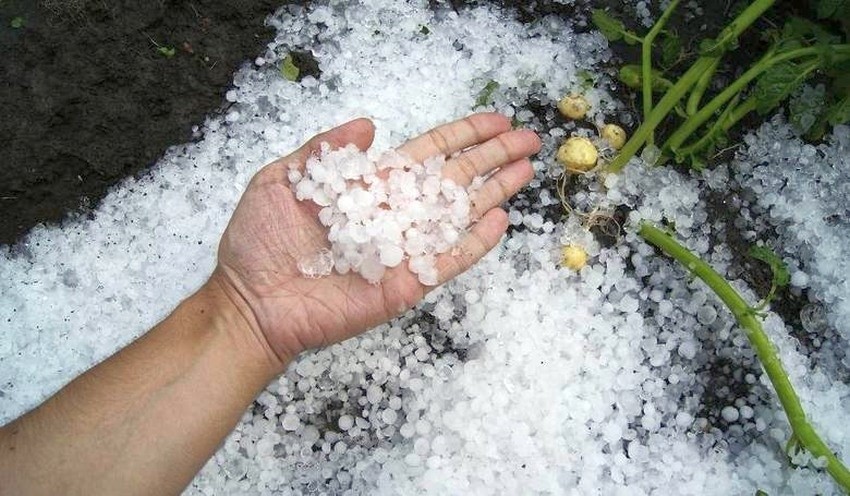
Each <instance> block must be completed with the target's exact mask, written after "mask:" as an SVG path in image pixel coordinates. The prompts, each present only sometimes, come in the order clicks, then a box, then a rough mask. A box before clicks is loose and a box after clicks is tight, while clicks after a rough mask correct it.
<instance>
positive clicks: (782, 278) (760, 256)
mask: <svg viewBox="0 0 850 496" xmlns="http://www.w3.org/2000/svg"><path fill="white" fill-rule="evenodd" d="M750 256H751V257H753V258H755V259H756V260H760V261H762V262H764V263H766V264H767V265H768V266H769V267H770V271H771V272H772V273H773V281H772V283H771V284H772V285H773V286H774V287H775V288H782V287H785V286H787V285H788V283H789V282H791V275H790V274H789V273H788V267H787V266H786V265H785V262H784V261H783V260H782V258H781V257H780V256H779V255H777V254H776V252H774V251H773V250H771V249H770V248H769V247H768V246H767V245H762V246H753V247H751V248H750ZM772 292H773V290H772V291H771V293H772Z"/></svg>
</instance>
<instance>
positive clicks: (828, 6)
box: [814, 0, 845, 19]
mask: <svg viewBox="0 0 850 496" xmlns="http://www.w3.org/2000/svg"><path fill="white" fill-rule="evenodd" d="M814 3H815V10H816V12H817V16H818V19H828V18H830V17H832V16H833V15H835V13H836V12H838V11H839V10H840V9H841V8H842V7H843V6H844V3H845V0H817V1H816V2H814Z"/></svg>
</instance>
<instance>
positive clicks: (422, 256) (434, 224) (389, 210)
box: [288, 143, 482, 286]
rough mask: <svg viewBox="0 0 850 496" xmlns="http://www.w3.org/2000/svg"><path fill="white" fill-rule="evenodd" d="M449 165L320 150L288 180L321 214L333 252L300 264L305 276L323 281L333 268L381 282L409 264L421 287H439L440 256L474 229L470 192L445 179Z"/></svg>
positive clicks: (397, 156)
mask: <svg viewBox="0 0 850 496" xmlns="http://www.w3.org/2000/svg"><path fill="white" fill-rule="evenodd" d="M445 162H446V160H445V157H442V156H436V157H430V158H428V159H426V160H425V161H424V163H422V164H417V163H415V162H413V161H412V160H411V159H410V158H408V157H406V156H404V155H402V154H400V153H399V152H397V151H389V152H385V153H384V154H382V155H380V156H379V157H378V158H377V160H376V159H374V158H373V155H369V154H367V153H364V152H361V151H359V150H358V149H357V148H356V147H355V146H354V145H348V146H346V147H344V148H341V149H338V150H331V149H330V146H329V145H328V144H326V143H325V144H322V150H321V155H320V156H314V157H310V158H309V159H308V160H307V163H306V165H305V167H304V170H303V171H301V170H298V169H295V168H291V169H290V171H289V174H288V176H289V181H290V183H291V185H292V188H293V191H294V192H295V195H296V198H298V199H299V200H301V201H307V200H309V201H312V202H313V203H315V204H317V205H318V206H320V207H324V208H322V209H321V210H320V211H319V221H320V222H321V223H322V224H323V225H324V226H326V227H328V228H329V229H328V241H330V242H331V250H330V251H329V252H328V253H324V252H322V253H320V254H318V255H315V256H310V257H307V258H306V259H305V260H300V261H299V263H298V266H299V269H300V270H301V272H302V273H303V274H304V275H305V276H307V277H322V276H326V275H329V274H330V272H331V271H332V270H333V269H334V268H336V270H337V272H338V273H341V274H344V273H347V272H348V271H349V270H351V271H354V272H356V273H358V274H360V275H361V276H363V277H364V278H365V279H367V280H368V281H369V282H372V283H378V282H380V281H381V279H382V278H383V276H384V273H385V272H386V268H388V267H397V266H399V265H400V264H401V263H402V262H403V261H404V259H405V258H407V259H408V268H409V269H410V271H411V272H413V273H415V274H416V275H417V276H418V278H419V282H421V283H422V284H425V285H428V286H434V285H436V284H437V282H438V278H439V274H438V273H437V270H436V268H435V264H436V257H435V255H437V254H440V253H445V252H447V251H449V250H450V249H451V248H452V247H453V246H454V245H455V243H457V241H458V240H459V239H460V238H461V235H462V234H463V232H464V231H465V230H466V229H467V228H468V226H469V222H470V219H469V193H468V191H467V190H466V189H465V188H462V187H460V186H458V185H457V184H455V183H454V182H452V181H450V180H448V179H445V178H443V177H442V169H443V166H444V165H445ZM387 170H389V173H386V172H385V173H383V174H380V175H379V174H378V172H379V171H387ZM481 182H482V181H481V180H480V179H479V180H478V181H477V182H476V183H475V184H476V185H477V187H480V184H481Z"/></svg>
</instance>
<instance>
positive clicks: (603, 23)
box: [591, 9, 626, 41]
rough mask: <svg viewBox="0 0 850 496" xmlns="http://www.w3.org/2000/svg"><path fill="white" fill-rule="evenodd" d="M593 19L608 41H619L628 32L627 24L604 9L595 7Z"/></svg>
mask: <svg viewBox="0 0 850 496" xmlns="http://www.w3.org/2000/svg"><path fill="white" fill-rule="evenodd" d="M591 21H593V24H594V25H595V26H596V28H597V29H598V30H599V31H600V32H601V33H602V36H604V37H605V38H607V39H608V41H617V40H620V39H622V38H623V35H624V34H625V33H626V26H625V24H623V23H622V21H620V20H618V19H615V18H614V17H613V16H612V15H611V14H609V13H608V12H607V11H605V10H602V9H593V13H592V14H591Z"/></svg>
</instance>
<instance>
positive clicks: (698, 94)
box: [685, 57, 720, 116]
mask: <svg viewBox="0 0 850 496" xmlns="http://www.w3.org/2000/svg"><path fill="white" fill-rule="evenodd" d="M718 66H720V57H715V59H714V64H712V66H711V67H710V68H709V69H708V70H707V71H705V72H704V73H702V76H700V78H699V80H698V81H697V84H696V85H695V86H694V89H693V91H691V94H690V96H689V97H688V103H687V105H686V106H685V111H686V112H687V113H688V115H689V116H690V115H694V114H696V113H697V110H699V104H700V102H701V101H702V96H703V95H704V94H705V91H706V90H707V89H708V85H709V84H711V78H712V77H714V73H716V72H717V67H718Z"/></svg>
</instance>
